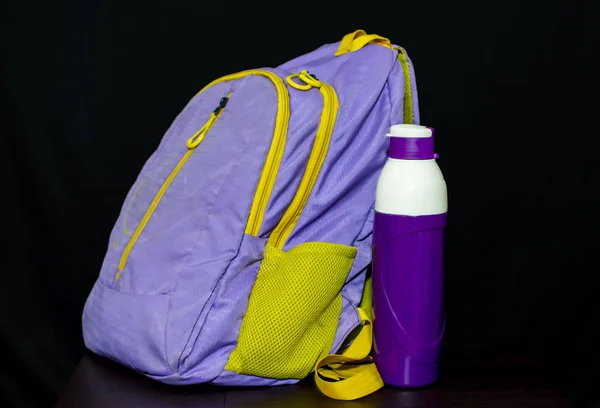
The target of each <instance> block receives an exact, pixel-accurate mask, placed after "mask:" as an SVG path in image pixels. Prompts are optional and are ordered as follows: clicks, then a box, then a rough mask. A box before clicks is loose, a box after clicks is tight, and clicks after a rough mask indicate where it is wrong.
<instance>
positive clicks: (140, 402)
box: [55, 353, 571, 408]
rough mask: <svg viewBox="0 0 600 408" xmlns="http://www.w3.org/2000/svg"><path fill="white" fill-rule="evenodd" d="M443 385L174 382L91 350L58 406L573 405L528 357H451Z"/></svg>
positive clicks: (415, 407)
mask: <svg viewBox="0 0 600 408" xmlns="http://www.w3.org/2000/svg"><path fill="white" fill-rule="evenodd" d="M443 362H444V363H443V366H442V374H441V377H440V380H439V382H438V383H437V384H435V385H433V386H430V387H428V388H424V389H418V390H400V389H394V388H384V389H382V390H380V391H378V392H376V393H374V394H372V395H369V396H367V397H364V398H362V399H360V400H356V401H352V402H347V401H335V400H331V399H329V398H327V397H325V396H323V395H321V394H320V393H319V392H318V391H317V389H316V388H315V386H314V385H313V383H312V381H311V380H305V381H303V382H301V383H299V384H296V385H292V386H282V387H271V388H223V387H212V386H207V385H199V386H186V387H174V386H167V385H164V384H161V383H158V382H156V381H153V380H150V379H148V378H145V377H143V376H141V375H138V374H136V373H133V372H131V371H129V370H127V369H125V368H123V367H121V366H119V365H117V364H115V363H113V362H111V361H108V360H106V359H103V358H100V357H97V356H95V355H92V354H86V355H85V356H84V358H83V359H82V360H81V363H80V364H79V366H78V367H77V369H76V370H75V372H74V373H73V376H72V378H71V380H70V381H69V383H68V384H67V387H66V388H65V390H64V392H63V393H62V395H61V397H60V398H59V400H58V402H57V404H56V405H55V407H56V408H67V407H68V408H72V407H85V408H120V407H124V408H134V407H152V408H162V407H169V408H204V407H206V408H222V407H227V408H231V407H244V408H252V407H267V408H268V407H285V408H296V407H352V408H366V407H382V408H383V407H399V408H402V407H411V408H421V407H435V408H442V407H457V408H470V407H478V408H481V407H485V408H496V407H498V408H499V407H502V408H520V407H523V408H536V407H544V408H555V407H556V408H558V407H570V406H571V405H570V404H569V403H568V402H567V401H566V399H565V398H564V397H563V396H562V395H561V393H560V392H559V391H558V390H557V389H556V388H555V387H552V386H550V385H549V384H548V382H547V379H544V377H543V376H542V375H541V373H540V372H539V370H538V369H536V367H535V366H534V365H533V364H532V363H531V362H530V361H529V360H528V359H527V358H525V357H522V356H511V355H506V356H494V357H490V356H484V355H474V354H471V353H469V354H456V355H450V356H444V360H443Z"/></svg>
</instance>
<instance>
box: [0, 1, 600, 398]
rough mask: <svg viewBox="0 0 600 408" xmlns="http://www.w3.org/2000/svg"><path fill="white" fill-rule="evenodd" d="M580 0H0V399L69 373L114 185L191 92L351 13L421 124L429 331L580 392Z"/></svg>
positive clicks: (586, 171) (585, 282) (585, 12)
mask: <svg viewBox="0 0 600 408" xmlns="http://www.w3.org/2000/svg"><path fill="white" fill-rule="evenodd" d="M591 3H592V2H591V1H590V2H589V4H584V3H583V2H580V1H575V0H550V1H543V2H542V1H539V2H536V1H524V0H504V1H491V0H488V1H479V0H471V1H463V2H456V1H435V2H434V1H420V2H412V1H411V2H409V1H396V2H389V3H387V4H386V3H385V2H380V3H376V2H362V3H358V5H356V6H354V5H353V3H351V2H350V3H346V4H344V3H339V4H335V5H333V4H332V5H331V6H330V5H328V4H327V3H325V2H296V3H281V2H280V3H274V4H273V5H268V4H264V5H263V4H261V3H258V2H245V3H243V4H242V5H237V4H235V3H234V2H227V1H222V2H216V1H213V2H208V1H191V0H187V1H174V0H173V1H158V0H149V1H121V2H117V1H100V0H81V1H78V2H76V1H72V0H67V1H60V2H49V1H23V0H21V1H17V0H5V1H4V2H2V6H1V9H0V10H1V11H0V19H1V26H2V32H1V39H0V44H1V47H2V48H1V82H0V85H1V91H0V95H1V98H2V99H1V103H2V107H1V110H0V118H1V121H0V137H1V144H0V174H1V177H2V188H1V190H0V191H1V193H0V194H1V202H2V207H1V208H2V213H1V215H0V217H1V220H2V221H1V222H2V234H1V235H0V236H1V239H2V245H1V246H0V247H1V250H2V254H1V256H0V268H1V269H0V270H1V274H0V277H1V281H0V282H1V289H0V302H1V303H0V353H1V354H0V402H1V403H4V404H3V405H2V406H19V407H29V406H49V405H50V404H51V403H52V401H53V400H54V399H55V398H56V394H57V392H59V391H60V389H61V387H62V386H63V385H64V383H65V381H66V380H67V379H68V377H69V375H70V373H71V371H72V370H73V368H74V366H75V365H76V363H77V361H78V359H79V358H80V357H81V355H82V353H83V345H82V338H81V334H80V331H81V328H80V316H81V311H82V307H83V304H84V301H85V298H86V296H87V294H88V292H89V290H90V289H91V286H92V284H93V282H94V280H95V278H96V276H97V274H98V272H99V269H100V264H101V262H102V258H103V255H104V251H105V249H106V247H107V242H108V235H109V232H110V229H111V227H112V224H113V222H114V221H115V220H116V217H117V214H118V212H119V209H120V206H121V203H122V201H123V199H124V197H125V194H126V192H127V190H128V188H129V187H130V185H131V184H132V183H133V181H134V179H135V177H136V175H137V173H138V171H139V170H140V168H141V166H142V164H143V162H144V161H145V159H146V158H147V157H148V156H149V155H150V154H151V152H152V151H153V150H154V149H155V148H156V146H157V145H158V142H159V140H160V138H161V136H162V134H163V132H164V131H165V130H166V129H167V127H168V126H169V124H170V122H171V121H172V120H173V119H174V117H175V116H176V114H177V113H178V112H179V111H180V110H181V109H182V108H183V106H184V105H185V104H186V102H187V101H188V100H189V98H190V97H191V96H192V95H194V94H195V92H196V91H197V90H198V89H200V88H201V87H202V86H203V85H205V84H206V83H207V82H209V81H210V80H212V79H214V78H216V77H219V76H221V75H224V74H227V73H231V72H235V71H239V70H242V69H247V68H253V67H261V66H276V65H278V64H280V63H283V62H284V61H286V60H287V59H290V58H292V57H294V56H296V55H299V54H302V53H305V52H309V51H311V50H312V49H314V48H316V47H318V46H320V45H321V44H323V43H328V42H334V41H338V40H339V39H340V38H341V37H342V36H343V35H344V34H346V33H348V32H351V31H354V30H355V29H357V28H363V29H365V30H367V31H368V32H375V33H378V34H381V35H385V36H387V37H389V38H391V39H392V40H393V41H394V42H396V43H399V44H401V45H403V46H404V47H405V48H406V49H407V50H408V52H409V54H410V55H411V57H412V59H413V61H414V63H415V66H416V72H417V81H418V86H419V90H420V101H421V104H420V106H421V112H422V122H423V123H424V124H427V125H431V126H434V127H435V128H436V131H437V132H436V136H437V150H438V152H439V153H440V155H441V159H440V161H439V163H440V166H441V168H442V170H443V172H444V174H445V177H446V179H447V183H448V187H449V199H450V212H451V217H450V224H449V227H448V241H447V269H446V272H447V281H446V296H447V311H448V330H447V337H446V343H445V347H446V348H447V349H448V350H451V349H486V350H515V351H519V352H525V353H528V354H529V355H531V356H532V357H534V358H536V359H537V361H538V362H539V363H540V364H542V366H543V367H545V369H546V372H547V373H548V375H549V377H551V379H553V380H556V381H558V383H559V384H560V385H561V386H562V387H563V388H564V389H565V392H566V393H567V394H568V395H569V396H570V397H572V398H573V399H574V400H575V401H577V402H580V403H581V404H582V406H584V405H583V404H584V402H586V401H590V400H591V398H592V397H593V395H592V393H591V391H592V389H593V388H594V385H595V383H596V382H597V378H598V377H600V376H599V375H598V371H599V366H598V363H599V361H598V358H597V357H598V352H597V351H596V350H595V348H597V347H598V346H599V345H600V344H599V343H600V341H599V340H598V337H594V336H593V335H592V332H593V330H594V329H595V327H594V326H597V324H598V321H599V314H598V307H597V306H596V305H597V304H598V300H597V298H598V288H599V286H598V284H599V279H598V274H599V272H600V269H599V264H600V261H599V257H598V253H599V252H600V249H599V244H600V239H599V238H598V232H597V231H598V227H599V226H600V219H599V218H600V211H598V204H599V203H600V202H599V197H600V195H599V190H600V182H599V176H600V169H599V165H598V162H597V152H596V150H594V149H595V147H596V145H597V142H596V139H597V137H598V130H597V124H596V123H595V122H593V121H592V119H595V116H593V114H594V113H596V112H597V108H598V106H597V104H595V103H594V102H595V101H593V95H592V79H593V77H594V76H595V74H596V72H597V71H596V70H597V66H594V65H593V61H592V60H593V58H592V57H593V56H592V53H593V50H594V48H593V47H594V45H595V44H596V43H595V38H594V37H593V36H592V32H591V30H592V25H593V20H594V19H595V18H596V17H595V16H594V15H593V14H592V9H591V6H592V4H591ZM596 114H597V113H596ZM594 377H596V380H594Z"/></svg>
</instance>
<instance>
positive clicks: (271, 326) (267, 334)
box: [225, 242, 356, 379]
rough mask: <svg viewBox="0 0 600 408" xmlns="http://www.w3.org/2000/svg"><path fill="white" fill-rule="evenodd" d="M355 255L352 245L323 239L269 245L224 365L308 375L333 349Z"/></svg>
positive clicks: (283, 375) (273, 374)
mask: <svg viewBox="0 0 600 408" xmlns="http://www.w3.org/2000/svg"><path fill="white" fill-rule="evenodd" d="M355 256H356V248H354V247H349V246H344V245H338V244H330V243H324V242H309V243H305V244H301V245H299V246H297V247H295V248H294V249H291V250H290V251H288V252H284V251H282V250H280V249H278V248H276V247H274V246H272V245H270V244H267V248H266V252H265V257H264V259H263V262H262V264H261V266H260V270H259V272H258V276H257V278H256V283H255V284H254V288H253V289H252V293H251V295H250V299H249V302H248V308H247V310H246V315H245V316H244V320H243V321H242V327H241V329H240V335H239V338H238V345H237V347H236V348H235V349H234V350H233V352H232V353H231V355H230V356H229V361H228V362H227V365H226V366H225V369H226V370H229V371H233V372H237V373H240V374H246V375H253V376H257V377H267V378H275V379H287V378H296V379H302V378H304V377H306V376H307V375H308V374H310V373H311V372H312V371H313V369H314V366H315V363H316V362H317V360H319V359H320V358H321V357H323V356H325V355H327V354H329V352H330V351H331V347H332V345H333V340H334V338H335V332H336V330H337V325H338V319H339V316H340V313H341V310H342V296H341V289H342V286H343V285H344V282H345V281H346V277H347V276H348V273H349V272H350V268H351V267H352V263H353V262H354V257H355Z"/></svg>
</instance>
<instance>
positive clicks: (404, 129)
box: [387, 124, 433, 138]
mask: <svg viewBox="0 0 600 408" xmlns="http://www.w3.org/2000/svg"><path fill="white" fill-rule="evenodd" d="M387 135H388V136H389V137H411V138H413V137H414V138H423V137H431V136H433V132H432V130H431V128H428V127H427V126H420V125H409V124H401V125H394V126H392V127H391V128H390V133H388V134H387Z"/></svg>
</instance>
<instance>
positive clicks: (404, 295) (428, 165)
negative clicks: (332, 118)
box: [373, 125, 448, 387]
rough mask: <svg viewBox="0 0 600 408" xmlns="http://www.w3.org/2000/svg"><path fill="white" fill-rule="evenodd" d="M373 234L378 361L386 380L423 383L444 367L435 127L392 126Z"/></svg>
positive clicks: (441, 198)
mask: <svg viewBox="0 0 600 408" xmlns="http://www.w3.org/2000/svg"><path fill="white" fill-rule="evenodd" d="M388 136H390V151H389V156H390V159H389V160H388V162H387V163H386V166H385V167H384V169H383V171H382V174H381V176H380V178H379V183H378V186H377V198H376V203H375V224H374V236H373V319H374V320H373V332H374V347H373V349H374V360H375V364H376V366H377V369H378V370H379V373H380V375H381V377H382V379H383V381H384V383H385V384H387V385H392V386H397V387H422V386H425V385H429V384H431V383H433V382H435V381H436V380H437V378H438V372H439V357H440V351H441V342H442V337H443V334H444V329H445V314H444V306H443V284H444V276H443V248H444V229H445V227H446V217H447V205H448V203H447V192H446V183H445V181H444V179H443V175H442V173H441V171H440V169H439V167H438V165H437V163H436V162H435V159H436V158H437V155H436V154H435V153H434V145H433V129H431V128H427V127H424V126H416V125H396V126H392V128H391V129H390V134H388Z"/></svg>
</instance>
